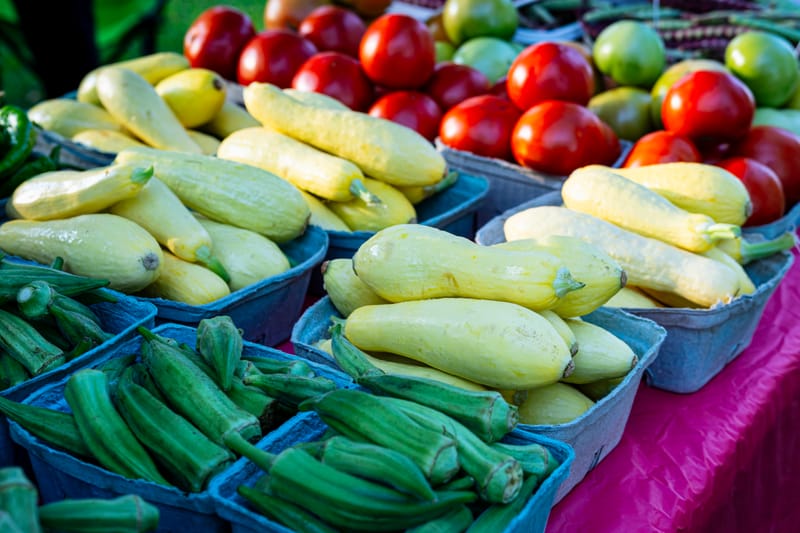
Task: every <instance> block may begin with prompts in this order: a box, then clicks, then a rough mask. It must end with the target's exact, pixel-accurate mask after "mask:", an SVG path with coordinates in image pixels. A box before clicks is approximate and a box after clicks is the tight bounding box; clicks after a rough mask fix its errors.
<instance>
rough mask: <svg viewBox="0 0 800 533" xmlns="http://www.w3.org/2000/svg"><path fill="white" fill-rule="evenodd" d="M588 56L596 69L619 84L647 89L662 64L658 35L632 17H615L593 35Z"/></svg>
mask: <svg viewBox="0 0 800 533" xmlns="http://www.w3.org/2000/svg"><path fill="white" fill-rule="evenodd" d="M592 57H593V58H594V62H595V65H597V68H598V69H600V72H602V73H603V74H606V75H607V76H609V77H611V79H613V80H614V81H615V82H617V83H618V84H619V85H633V86H637V87H645V88H648V89H649V88H650V87H651V86H652V85H653V82H655V81H656V79H657V78H658V77H659V76H660V75H661V72H662V71H663V70H664V65H665V64H666V59H667V55H666V50H665V48H664V41H663V39H662V38H661V36H660V35H659V34H658V32H656V31H655V30H654V29H652V28H651V27H650V26H648V25H646V24H644V23H643V22H639V21H636V20H618V21H617V22H614V23H613V24H611V25H610V26H608V27H606V28H605V29H604V30H603V31H601V32H600V35H598V36H597V39H596V40H595V42H594V46H593V47H592Z"/></svg>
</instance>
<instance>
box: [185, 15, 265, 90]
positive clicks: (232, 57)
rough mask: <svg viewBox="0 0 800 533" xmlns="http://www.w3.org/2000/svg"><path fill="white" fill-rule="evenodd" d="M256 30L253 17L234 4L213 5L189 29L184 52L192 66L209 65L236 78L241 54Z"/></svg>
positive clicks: (221, 74) (202, 66)
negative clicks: (251, 18) (233, 5)
mask: <svg viewBox="0 0 800 533" xmlns="http://www.w3.org/2000/svg"><path fill="white" fill-rule="evenodd" d="M255 34H256V30H255V27H254V26H253V21H252V20H250V17H249V16H247V14H246V13H244V12H242V11H240V10H238V9H236V8H234V7H231V6H224V5H219V6H214V7H210V8H208V9H206V10H205V11H203V12H202V13H200V15H199V16H198V17H197V18H196V19H195V20H194V22H192V24H191V26H189V29H188V30H187V31H186V34H185V35H184V37H183V55H185V56H186V58H187V59H188V60H189V64H190V65H191V66H192V67H194V68H207V69H209V70H213V71H214V72H216V73H218V74H219V75H220V76H222V77H224V78H226V79H229V80H233V79H236V64H237V61H238V59H239V54H240V53H241V51H242V48H244V46H245V45H246V44H247V43H248V42H249V41H250V39H252V38H253V36H255Z"/></svg>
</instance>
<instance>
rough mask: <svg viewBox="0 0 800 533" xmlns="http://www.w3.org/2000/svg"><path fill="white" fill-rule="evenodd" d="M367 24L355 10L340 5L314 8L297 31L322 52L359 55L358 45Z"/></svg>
mask: <svg viewBox="0 0 800 533" xmlns="http://www.w3.org/2000/svg"><path fill="white" fill-rule="evenodd" d="M366 29H367V26H366V24H364V21H363V20H361V17H359V16H358V15H356V14H355V13H354V12H353V11H350V10H349V9H345V8H343V7H338V6H322V7H318V8H316V9H315V10H313V11H312V12H311V13H309V15H308V16H307V17H306V18H304V19H303V22H301V23H300V27H299V28H298V30H297V32H298V33H299V34H300V35H301V36H302V37H305V38H306V39H308V40H309V41H311V42H312V43H314V45H315V46H316V47H317V50H319V51H320V52H324V51H328V50H330V51H333V52H342V53H344V54H347V55H349V56H353V57H358V45H359V43H360V42H361V37H362V36H363V35H364V31H366Z"/></svg>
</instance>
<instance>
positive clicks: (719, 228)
mask: <svg viewBox="0 0 800 533" xmlns="http://www.w3.org/2000/svg"><path fill="white" fill-rule="evenodd" d="M561 198H562V199H563V200H564V205H565V206H566V207H567V208H569V209H572V210H573V211H580V212H581V213H586V214H589V215H594V216H596V217H598V218H602V219H603V220H605V221H607V222H611V223H612V224H615V225H617V226H619V227H621V228H625V229H627V230H630V231H633V232H636V233H638V234H640V235H644V236H645V237H652V238H654V239H659V240H662V241H664V242H666V243H669V244H672V245H674V246H678V247H680V248H683V249H685V250H689V251H690V252H705V251H706V250H708V249H709V248H711V247H712V246H714V244H715V243H716V242H717V241H719V240H720V239H725V238H731V237H735V236H737V235H739V234H741V230H740V228H739V227H738V226H735V225H732V224H720V223H717V222H715V221H714V219H712V218H711V217H709V216H708V215H702V214H698V213H689V212H688V211H685V210H683V209H681V208H680V207H677V206H676V205H674V204H672V203H670V201H669V200H667V199H666V198H664V197H663V196H661V195H660V194H658V193H657V192H655V191H653V190H650V189H648V188H647V187H645V186H644V185H640V184H639V183H637V182H635V181H632V180H629V179H627V178H625V177H623V176H621V175H620V174H617V173H615V172H612V171H610V170H606V169H605V168H600V167H597V166H590V167H583V168H579V169H577V170H575V171H574V172H572V174H570V175H569V177H568V178H567V180H566V181H565V182H564V185H563V186H562V188H561Z"/></svg>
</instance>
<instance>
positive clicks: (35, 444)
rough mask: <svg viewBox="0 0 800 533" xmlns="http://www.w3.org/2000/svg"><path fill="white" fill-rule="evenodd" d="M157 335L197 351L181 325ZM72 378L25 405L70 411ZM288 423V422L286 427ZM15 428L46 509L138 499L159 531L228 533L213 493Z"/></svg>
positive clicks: (250, 348) (262, 353)
mask: <svg viewBox="0 0 800 533" xmlns="http://www.w3.org/2000/svg"><path fill="white" fill-rule="evenodd" d="M152 331H153V332H154V333H156V334H158V335H162V336H164V337H168V338H173V339H175V340H177V341H178V342H182V343H186V344H188V345H190V346H194V345H195V340H196V334H197V330H196V329H195V328H190V327H187V326H182V325H179V324H162V325H159V326H156V327H155V328H154V329H153V330H152ZM141 344H142V339H141V337H140V336H139V335H137V336H136V337H135V338H132V339H129V340H128V341H126V342H124V343H122V344H120V345H118V346H117V347H116V348H115V349H114V350H111V351H107V352H106V353H105V355H104V357H102V358H98V359H96V360H95V361H94V363H93V364H92V365H90V366H91V367H97V366H98V365H100V364H101V363H104V362H106V361H108V360H109V359H113V358H116V357H121V356H124V355H127V354H130V353H138V352H139V350H140V347H141ZM244 354H245V355H247V356H248V357H263V358H268V359H277V360H280V361H293V360H297V359H298V358H297V357H296V356H294V355H290V354H287V353H285V352H281V351H279V350H276V349H274V348H269V347H266V346H262V345H259V344H255V343H251V342H245V343H244ZM310 364H311V366H312V368H313V370H314V371H315V372H316V373H317V374H318V375H320V376H324V377H327V378H329V379H331V380H333V381H334V382H335V383H336V384H337V385H338V386H351V382H350V381H349V380H348V379H347V377H346V376H344V375H343V374H341V373H340V372H337V371H335V370H332V369H331V368H328V367H325V366H321V365H316V364H314V363H310ZM68 378H69V376H64V377H62V379H60V380H59V381H54V382H52V383H49V384H48V385H47V386H45V387H42V388H40V389H39V390H37V391H36V392H34V393H33V394H31V395H30V396H29V397H28V398H26V399H25V400H24V403H27V404H31V405H37V406H42V407H48V408H51V409H57V410H60V411H69V406H68V405H67V402H66V400H65V399H64V387H65V385H66V382H67V379H68ZM290 421H291V419H290ZM288 423H289V422H288V421H287V422H285V423H284V424H288ZM10 427H11V437H12V438H13V439H14V441H15V442H16V443H17V444H19V445H20V446H22V447H23V448H24V449H25V450H26V451H27V452H28V454H29V457H30V462H31V466H32V468H33V471H34V473H35V476H36V480H37V486H38V489H39V495H40V497H41V498H42V501H43V502H45V503H47V502H52V501H58V500H62V499H64V498H114V497H117V496H121V495H124V494H138V495H139V496H141V497H142V498H144V499H145V500H147V501H149V502H150V503H152V504H154V505H156V506H157V507H158V508H159V511H160V520H159V527H158V531H163V532H184V531H193V530H195V531H209V532H224V531H228V530H229V526H228V524H227V523H226V522H225V521H224V520H223V519H222V518H220V517H219V516H218V515H217V514H216V512H215V505H214V503H213V501H212V499H211V495H210V492H209V491H208V489H206V490H205V491H203V492H200V493H195V494H187V493H185V492H183V491H181V490H178V489H176V488H174V487H166V486H162V485H158V484H155V483H151V482H148V481H145V480H141V479H128V478H125V477H123V476H120V475H118V474H115V473H113V472H110V471H108V470H106V469H105V468H103V467H101V466H98V465H95V464H91V463H88V462H85V461H83V460H81V459H79V458H77V457H75V456H73V455H71V454H69V453H66V452H64V451H62V450H60V449H56V448H54V447H52V446H50V445H48V444H47V443H45V442H43V441H42V440H41V439H39V438H37V437H35V436H34V435H32V434H31V433H29V432H28V431H26V430H25V429H23V428H22V427H21V426H19V425H18V424H16V423H14V422H11V423H10ZM270 438H271V437H270V434H267V435H265V436H264V437H263V438H262V441H263V440H266V439H270ZM229 468H230V467H229Z"/></svg>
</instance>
